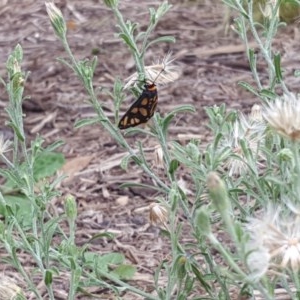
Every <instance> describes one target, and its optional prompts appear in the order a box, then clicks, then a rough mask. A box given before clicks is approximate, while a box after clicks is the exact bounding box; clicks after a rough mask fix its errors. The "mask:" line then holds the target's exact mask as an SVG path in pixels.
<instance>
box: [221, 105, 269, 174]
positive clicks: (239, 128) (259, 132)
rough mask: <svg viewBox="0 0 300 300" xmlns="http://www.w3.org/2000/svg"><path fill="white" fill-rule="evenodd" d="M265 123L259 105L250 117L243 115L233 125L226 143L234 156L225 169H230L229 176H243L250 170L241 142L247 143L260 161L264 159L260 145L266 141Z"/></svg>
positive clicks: (253, 109) (254, 108) (255, 106)
mask: <svg viewBox="0 0 300 300" xmlns="http://www.w3.org/2000/svg"><path fill="white" fill-rule="evenodd" d="M265 129H266V125H265V122H264V121H263V120H262V118H261V110H260V107H259V106H258V105H254V106H253V108H252V110H251V113H250V115H249V116H248V117H246V116H245V115H243V114H241V115H240V116H239V119H238V120H237V121H236V122H235V124H234V125H233V131H232V133H230V134H229V135H228V137H227V139H226V141H225V143H224V146H227V147H230V148H231V151H232V154H234V156H235V157H234V156H231V157H230V158H229V159H228V160H227V162H226V164H225V167H226V168H228V169H229V176H233V175H241V174H243V173H245V172H246V171H247V169H248V165H247V163H246V157H245V155H244V152H243V148H242V146H241V144H240V141H241V140H243V141H244V142H245V143H247V148H248V149H249V150H250V151H251V152H252V154H256V155H257V156H258V161H259V160H261V159H264V156H263V155H262V153H261V151H260V147H259V146H260V145H261V144H263V143H264V139H265Z"/></svg>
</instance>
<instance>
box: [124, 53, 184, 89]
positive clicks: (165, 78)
mask: <svg viewBox="0 0 300 300" xmlns="http://www.w3.org/2000/svg"><path fill="white" fill-rule="evenodd" d="M174 60H175V59H174V58H173V57H172V54H171V53H170V52H169V53H168V54H167V55H166V56H165V57H164V58H163V59H162V60H161V61H157V62H156V63H154V64H153V65H150V66H146V67H145V78H146V80H147V81H151V82H154V81H155V83H157V84H166V83H169V82H173V81H175V80H177V79H178V78H179V70H178V67H177V66H175V65H174V64H172V63H173V62H174ZM137 81H138V73H137V72H135V73H134V74H132V75H131V76H129V77H128V78H127V83H126V85H125V87H124V88H125V89H126V88H128V87H129V86H132V85H134V84H135V83H136V82H137Z"/></svg>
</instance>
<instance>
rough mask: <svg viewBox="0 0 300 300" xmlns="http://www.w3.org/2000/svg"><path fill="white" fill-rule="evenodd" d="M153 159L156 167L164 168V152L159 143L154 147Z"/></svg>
mask: <svg viewBox="0 0 300 300" xmlns="http://www.w3.org/2000/svg"><path fill="white" fill-rule="evenodd" d="M154 161H155V165H156V167H157V168H162V169H163V168H164V167H165V166H164V152H163V150H162V148H161V146H160V145H156V146H155V147H154Z"/></svg>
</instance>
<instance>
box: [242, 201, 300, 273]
mask: <svg viewBox="0 0 300 300" xmlns="http://www.w3.org/2000/svg"><path fill="white" fill-rule="evenodd" d="M287 211H288V214H287V213H286V212H287ZM298 211H299V210H298ZM247 229H248V230H249V232H250V236H251V241H252V243H253V246H252V249H254V248H255V246H256V245H257V248H260V247H263V248H265V249H266V250H267V251H268V254H269V255H270V261H271V262H274V263H275V265H276V266H278V267H280V268H283V269H285V268H291V269H292V270H293V271H294V272H297V271H299V269H300V216H299V215H298V214H297V215H295V214H294V212H292V211H290V210H288V208H286V207H285V208H283V207H277V208H268V209H267V211H266V213H265V214H264V215H263V216H262V218H261V219H258V218H253V219H250V222H249V224H248V226H247ZM269 268H270V266H269Z"/></svg>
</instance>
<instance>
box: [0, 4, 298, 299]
mask: <svg viewBox="0 0 300 300" xmlns="http://www.w3.org/2000/svg"><path fill="white" fill-rule="evenodd" d="M159 2H160V1H157V0H153V1H130V0H120V10H121V11H122V12H123V15H124V18H125V19H130V20H134V21H136V22H138V23H139V28H141V29H144V28H145V26H146V24H147V20H148V9H149V8H150V7H157V5H158V3H159ZM170 3H172V4H173V7H172V9H171V10H170V11H169V12H168V13H167V14H166V15H165V17H164V18H163V19H162V20H161V21H160V22H159V24H158V26H157V28H156V31H155V33H154V34H153V36H152V37H159V36H162V35H173V36H174V37H175V38H176V43H174V44H160V45H158V46H156V47H154V48H151V49H149V51H148V52H147V55H146V64H147V65H149V64H151V63H152V62H153V61H156V60H157V59H159V58H162V57H163V56H164V55H165V54H166V53H167V52H168V51H172V53H173V54H174V55H175V56H176V57H177V60H176V64H177V65H178V66H179V67H180V70H181V76H180V77H179V79H178V80H177V81H176V82H174V83H170V84H167V85H164V86H162V87H159V104H158V111H159V112H160V113H161V114H165V113H167V112H168V111H170V110H171V109H173V108H174V107H176V106H178V105H181V104H191V105H193V106H194V107H195V109H196V111H197V113H195V114H184V115H179V116H177V117H176V120H175V121H174V122H173V123H172V125H171V127H170V139H173V140H178V141H180V142H181V143H186V142H187V141H188V140H190V139H191V138H195V139H199V140H200V141H201V142H200V146H201V147H203V148H204V147H206V146H207V144H208V143H209V140H210V135H211V133H210V131H209V130H208V128H207V121H208V118H207V116H206V114H205V107H207V106H213V105H220V104H223V103H226V105H227V108H228V109H236V110H239V111H242V112H244V113H247V112H249V111H250V109H251V107H252V106H253V104H255V103H259V99H257V98H255V97H254V96H253V95H252V94H251V93H249V92H247V91H245V90H244V89H243V88H241V87H240V86H239V85H238V82H239V81H246V82H249V83H253V79H252V76H251V71H250V69H249V65H248V61H247V56H246V54H245V51H244V47H243V45H242V43H241V41H240V40H239V38H238V36H237V35H236V34H235V33H234V32H233V31H232V30H231V29H230V26H229V25H230V21H231V20H230V18H228V17H227V13H226V9H224V6H223V5H222V3H221V1H208V0H207V1H205V0H202V1H192V0H190V1H188V0H187V1H175V0H173V1H170ZM57 5H58V6H59V7H60V9H61V10H62V13H63V15H64V16H65V18H66V20H67V25H68V39H69V44H70V47H71V48H72V50H73V51H74V53H75V55H76V57H77V58H80V59H84V58H88V59H91V58H92V57H93V55H94V54H95V53H96V55H97V57H98V61H99V63H98V66H97V68H96V72H95V76H94V86H95V87H104V88H107V89H110V90H111V89H112V87H113V83H114V80H115V79H116V78H121V79H122V80H125V79H126V78H127V77H128V76H130V75H131V74H132V73H133V72H135V69H134V64H133V60H132V58H131V57H130V54H129V51H128V49H127V48H126V46H125V45H124V44H123V43H122V42H120V40H119V39H118V38H117V35H116V33H117V30H118V29H117V27H116V26H115V19H114V17H113V14H112V12H111V11H110V10H109V9H108V8H107V7H105V6H104V4H102V2H99V1H95V0H86V1H79V0H73V1H67V0H64V1H57ZM0 24H1V26H0V45H1V47H0V76H1V77H2V78H4V79H5V78H6V77H7V75H6V72H5V63H6V60H7V58H8V55H9V54H10V53H11V51H12V50H13V49H14V47H15V46H16V45H17V44H18V43H19V44H20V45H21V46H22V48H23V51H24V63H23V65H22V69H23V70H25V71H28V72H30V74H29V77H28V80H27V81H26V85H25V96H30V99H28V100H25V101H24V105H23V109H24V114H25V120H24V122H25V124H24V126H25V128H26V133H27V138H28V141H30V140H33V139H34V138H35V137H36V136H37V134H39V135H40V136H42V137H44V138H45V144H50V143H51V142H53V141H56V140H59V139H61V140H63V141H64V145H63V146H62V147H61V148H59V150H60V151H61V152H62V153H63V154H64V155H65V157H66V165H65V166H64V169H63V171H64V172H66V173H68V174H69V178H68V179H67V180H65V181H64V182H63V183H62V185H61V186H60V187H59V189H60V191H61V192H62V196H61V197H58V198H56V199H55V200H54V201H53V203H52V205H53V206H54V207H56V209H57V212H58V213H61V212H62V208H63V199H64V196H65V195H67V194H72V195H74V196H75V197H76V201H77V204H78V219H77V232H76V242H77V244H78V245H83V244H84V243H85V242H87V241H88V240H89V239H90V238H91V237H92V236H94V235H95V234H98V233H100V232H105V231H109V232H113V233H114V234H115V235H116V238H115V239H114V240H106V239H103V240H96V241H95V242H93V243H92V245H91V246H90V248H89V249H90V250H92V251H95V252H97V253H101V254H104V253H110V252H112V251H113V252H120V253H123V254H124V255H125V257H126V259H127V263H129V264H133V265H135V266H136V267H137V274H136V275H135V277H134V279H133V280H131V281H130V283H131V284H133V285H135V286H138V287H142V288H143V289H145V290H147V291H148V292H151V291H152V290H153V274H154V271H155V269H156V267H157V266H158V264H159V263H160V262H161V261H162V260H163V259H167V258H168V257H169V255H170V253H169V245H168V241H167V240H166V239H165V238H164V237H162V236H161V235H160V229H159V228H158V227H156V226H153V225H151V224H150V221H149V217H148V210H147V208H148V206H149V204H151V203H152V202H154V201H155V198H156V197H157V196H159V195H158V194H157V193H156V192H155V191H153V190H148V189H147V190H146V189H138V188H125V189H122V188H121V187H120V185H121V184H122V183H125V182H129V181H130V182H136V183H151V179H149V177H148V176H147V175H146V174H144V173H143V172H142V171H141V170H140V169H139V168H138V167H137V166H136V165H134V164H133V163H132V164H130V166H129V168H128V170H127V171H125V170H123V169H121V168H120V162H121V160H122V158H123V157H124V156H125V155H126V152H124V149H122V147H121V146H119V145H117V143H116V142H115V141H114V139H113V138H112V137H111V136H110V135H109V134H108V133H107V132H106V131H105V130H104V128H102V127H101V125H93V126H88V127H84V128H80V129H75V128H74V122H75V121H76V120H78V119H81V118H87V117H93V116H95V112H94V111H93V110H92V109H91V107H90V105H89V104H88V102H87V95H86V93H85V91H84V89H83V87H82V85H81V83H80V82H79V80H78V79H77V78H76V77H75V75H74V74H73V73H72V72H71V71H70V70H69V69H68V68H67V67H66V66H65V65H63V64H62V63H60V62H59V61H57V59H56V58H57V57H62V58H63V57H66V54H65V52H64V50H63V47H62V45H61V43H60V42H59V41H58V39H57V37H56V36H55V35H54V33H53V30H52V27H51V25H50V22H49V19H48V17H47V14H46V10H45V5H44V3H43V1H33V0H23V1H20V0H10V1H8V0H2V1H0ZM298 27H299V26H298ZM298 27H297V25H289V26H287V27H285V28H283V27H282V29H281V30H280V32H279V34H278V36H277V37H276V39H275V41H274V49H275V50H276V51H280V53H281V54H282V65H283V67H284V76H285V80H286V82H287V85H288V87H289V88H290V90H291V91H293V92H299V84H298V83H297V80H296V79H295V78H294V76H293V73H294V71H295V67H296V66H297V63H299V58H298V57H299V55H298V54H299V50H300V49H299V48H300V45H299V42H298V41H299V29H298ZM226 28H227V29H226ZM297 49H298V50H297ZM296 54H297V55H296ZM258 69H259V72H260V74H261V76H262V78H263V79H264V80H267V72H266V71H265V70H266V66H265V65H264V64H263V63H262V62H260V56H258ZM99 100H100V101H101V103H102V104H103V107H104V108H105V111H106V112H107V115H108V116H109V117H111V118H112V117H113V101H112V99H111V98H109V97H107V96H106V97H104V95H102V94H101V97H100V98H99ZM7 101H8V97H7V94H6V92H5V89H4V88H3V86H2V88H1V89H0V116H1V119H0V126H1V127H0V134H3V135H4V136H5V137H6V138H10V137H11V136H12V132H11V131H10V129H8V127H6V126H5V121H6V120H7V116H6V114H5V111H4V108H5V106H6V105H7ZM131 101H132V96H130V94H128V99H126V104H125V102H124V103H123V105H122V111H125V109H126V106H125V105H129V103H131ZM126 138H127V139H128V141H129V142H130V144H131V145H136V142H137V141H140V142H141V143H142V145H143V147H144V148H146V149H147V153H148V154H149V156H148V157H147V158H148V159H149V162H150V163H153V164H154V159H155V158H154V155H153V151H154V149H155V146H156V142H155V140H153V139H151V138H149V137H148V138H147V137H145V136H143V135H135V136H128V137H126ZM186 178H188V177H185V174H182V180H183V181H184V183H185V185H186V187H187V188H189V185H190V184H191V182H189V181H188V180H187V179H186ZM185 230H188V229H185ZM190 239H191V238H190V237H189V236H188V234H187V235H186V241H189V240H190ZM0 253H1V256H3V257H4V256H6V254H5V251H4V249H3V248H2V247H1V246H0ZM22 259H24V261H28V258H27V256H26V254H23V258H22ZM27 268H30V264H27ZM0 271H1V273H2V274H3V275H5V276H10V277H12V278H14V279H16V280H17V282H18V284H19V285H20V286H21V287H24V286H22V284H23V280H22V278H21V277H20V275H19V274H17V273H16V272H15V271H14V270H13V269H12V268H11V267H9V266H8V265H7V264H4V263H2V264H1V265H0ZM0 277H1V275H0ZM40 288H41V290H43V289H45V288H44V286H43V283H42V278H40ZM66 291H67V280H66V281H65V282H64V280H63V279H62V278H58V280H57V281H56V289H55V293H56V295H55V296H56V299H67V294H66ZM91 292H93V293H94V294H96V295H98V299H114V297H113V296H112V295H111V294H110V293H109V291H107V290H103V289H101V288H99V289H94V290H93V291H91ZM26 296H27V299H34V297H33V296H32V294H31V293H30V292H27V293H26ZM45 299H46V298H45ZM78 299H91V298H90V297H87V296H84V295H80V296H78ZM122 299H128V300H129V299H142V298H141V297H138V296H136V295H133V294H130V293H124V294H123V295H122Z"/></svg>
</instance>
